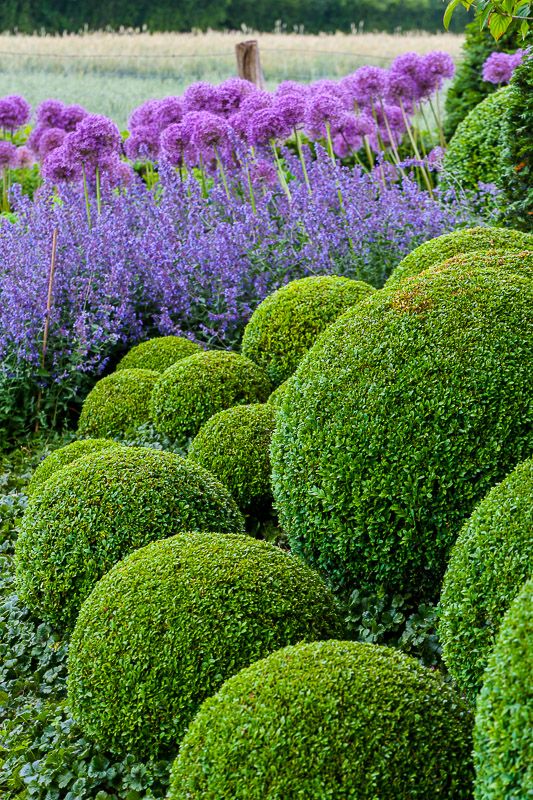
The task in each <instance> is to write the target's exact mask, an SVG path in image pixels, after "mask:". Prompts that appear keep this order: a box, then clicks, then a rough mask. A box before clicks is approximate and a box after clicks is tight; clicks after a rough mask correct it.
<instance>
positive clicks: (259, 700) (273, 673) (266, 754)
mask: <svg viewBox="0 0 533 800" xmlns="http://www.w3.org/2000/svg"><path fill="white" fill-rule="evenodd" d="M471 731H472V717H471V714H470V712H469V710H468V709H467V708H466V706H465V705H464V704H463V703H462V701H461V699H460V697H459V696H458V695H456V694H455V693H454V691H453V690H452V689H451V688H450V687H449V686H447V685H446V684H445V683H444V681H443V680H442V678H441V677H440V675H438V673H435V672H431V671H430V670H428V669H427V668H425V667H422V666H421V665H420V664H419V663H418V662H417V661H416V660H415V659H414V658H411V657H409V656H406V655H403V654H402V653H400V652H398V651H397V650H393V649H392V648H388V647H379V646H378V645H372V644H361V643H358V642H339V641H329V642H315V643H310V644H299V645H296V646H293V647H286V648H284V649H283V650H280V651H278V652H277V653H273V654H272V655H270V656H268V657H267V658H265V659H263V660H262V661H259V662H257V663H255V664H252V666H250V667H248V668H247V669H244V670H243V671H242V672H240V673H239V674H238V675H236V676H235V677H233V678H231V679H230V680H228V681H227V682H226V683H225V684H224V685H223V686H222V688H221V689H220V690H219V692H218V694H216V695H215V696H214V697H212V698H210V699H209V700H206V702H205V703H204V704H203V706H202V707H201V709H200V711H199V712H198V715H197V716H196V718H195V719H194V721H193V722H192V724H191V726H190V728H189V730H188V732H187V734H186V736H185V738H184V740H183V743H182V746H181V748H180V752H179V756H178V758H177V760H176V761H175V763H174V766H173V769H172V774H171V784H170V792H169V795H168V800H186V799H187V800H200V798H201V800H281V798H283V800H304V798H305V800H326V798H327V800H348V798H350V800H377V798H379V800H417V798H418V799H419V800H429V798H442V800H467V798H470V797H471V796H472V786H471V783H472V772H473V770H472V763H471V754H470V753H471Z"/></svg>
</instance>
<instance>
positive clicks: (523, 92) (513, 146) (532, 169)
mask: <svg viewBox="0 0 533 800" xmlns="http://www.w3.org/2000/svg"><path fill="white" fill-rule="evenodd" d="M532 38H533V37H532ZM503 136H504V147H503V155H504V160H505V161H504V167H506V169H505V179H504V188H505V197H506V200H507V208H506V210H505V211H506V219H507V221H508V222H509V224H511V225H516V226H518V227H520V228H523V229H524V230H529V231H530V230H533V53H532V54H530V55H529V57H528V58H525V59H524V63H523V64H521V65H520V66H519V67H517V68H516V69H515V71H514V74H513V80H512V81H511V85H510V90H509V95H508V106H507V112H506V114H505V121H504V127H503Z"/></svg>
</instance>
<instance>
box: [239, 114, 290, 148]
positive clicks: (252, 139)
mask: <svg viewBox="0 0 533 800" xmlns="http://www.w3.org/2000/svg"><path fill="white" fill-rule="evenodd" d="M289 134H290V128H289V127H288V126H287V123H286V122H285V119H284V118H283V116H282V115H281V114H280V113H279V111H276V109H274V108H263V109H261V110H260V111H255V112H254V113H253V114H252V115H251V117H250V120H249V123H248V142H249V143H250V144H251V145H255V146H258V147H260V146H261V145H265V144H269V142H272V141H282V140H284V139H286V138H287V137H288V136H289Z"/></svg>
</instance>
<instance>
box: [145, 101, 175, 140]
mask: <svg viewBox="0 0 533 800" xmlns="http://www.w3.org/2000/svg"><path fill="white" fill-rule="evenodd" d="M182 119H183V100H182V99H181V97H164V98H163V99H162V100H159V102H158V105H157V106H156V108H155V110H154V125H155V126H157V128H158V129H159V132H161V131H164V130H165V128H168V126H169V125H174V124H175V123H176V122H181V120H182ZM138 127H141V126H138ZM142 127H146V126H144V125H143V126H142Z"/></svg>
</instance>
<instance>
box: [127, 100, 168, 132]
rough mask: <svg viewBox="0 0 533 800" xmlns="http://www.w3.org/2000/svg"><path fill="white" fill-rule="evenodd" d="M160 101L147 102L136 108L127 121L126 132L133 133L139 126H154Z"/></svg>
mask: <svg viewBox="0 0 533 800" xmlns="http://www.w3.org/2000/svg"><path fill="white" fill-rule="evenodd" d="M160 103H161V100H147V101H146V102H145V103H142V104H141V105H140V106H137V108H135V109H134V110H133V111H132V112H131V114H130V118H129V119H128V130H129V131H133V130H134V129H135V128H138V127H139V125H155V124H156V123H157V114H158V111H159V106H160Z"/></svg>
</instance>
